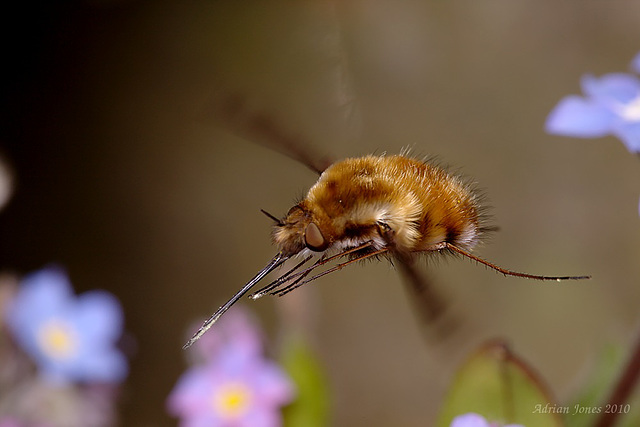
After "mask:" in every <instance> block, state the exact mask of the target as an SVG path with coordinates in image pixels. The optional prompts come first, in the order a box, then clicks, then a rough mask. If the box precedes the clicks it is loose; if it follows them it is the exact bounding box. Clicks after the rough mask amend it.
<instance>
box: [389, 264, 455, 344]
mask: <svg viewBox="0 0 640 427" xmlns="http://www.w3.org/2000/svg"><path fill="white" fill-rule="evenodd" d="M394 264H395V265H396V267H397V268H398V270H399V271H400V273H401V274H402V278H403V279H404V282H405V283H406V285H407V288H408V292H409V294H410V299H411V301H413V304H414V306H415V309H416V310H417V311H418V313H419V315H420V318H421V320H422V323H423V324H424V325H425V326H426V327H428V328H429V332H431V331H433V333H434V334H435V337H436V338H437V339H445V338H447V337H448V336H449V335H451V334H452V333H453V332H454V331H455V329H457V319H455V318H452V317H451V316H450V313H449V312H448V310H447V306H448V304H447V302H446V298H445V297H444V296H443V295H442V294H441V293H440V292H438V291H437V289H436V288H435V287H434V286H433V284H432V283H431V280H430V279H429V277H428V276H427V275H426V274H425V272H424V270H423V269H421V268H419V267H418V266H417V265H416V263H415V260H414V259H413V258H408V257H399V256H396V257H395V258H394Z"/></svg>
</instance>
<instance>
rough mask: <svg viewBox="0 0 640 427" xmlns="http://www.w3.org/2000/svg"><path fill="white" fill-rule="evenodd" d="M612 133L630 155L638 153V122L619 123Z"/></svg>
mask: <svg viewBox="0 0 640 427" xmlns="http://www.w3.org/2000/svg"><path fill="white" fill-rule="evenodd" d="M613 133H614V134H615V135H616V136H617V137H618V138H620V140H621V141H622V142H623V143H624V145H625V146H626V147H627V150H629V151H630V152H632V153H640V122H621V123H619V124H618V125H617V126H616V127H615V128H614V131H613Z"/></svg>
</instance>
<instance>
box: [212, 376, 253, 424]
mask: <svg viewBox="0 0 640 427" xmlns="http://www.w3.org/2000/svg"><path fill="white" fill-rule="evenodd" d="M250 404H251V390H250V389H249V388H248V387H247V386H246V385H245V384H242V383H228V384H223V385H222V386H221V387H220V388H219V389H218V391H217V393H216V394H215V395H214V396H213V406H214V409H215V411H216V413H218V414H219V415H220V416H222V417H223V418H237V417H238V416H240V415H242V414H244V413H245V412H246V410H247V408H248V407H249V405H250Z"/></svg>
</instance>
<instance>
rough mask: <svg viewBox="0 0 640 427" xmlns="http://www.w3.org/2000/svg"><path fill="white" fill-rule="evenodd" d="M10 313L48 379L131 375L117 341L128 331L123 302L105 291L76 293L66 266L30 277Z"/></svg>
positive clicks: (26, 348) (10, 319)
mask: <svg viewBox="0 0 640 427" xmlns="http://www.w3.org/2000/svg"><path fill="white" fill-rule="evenodd" d="M5 317H6V321H7V324H8V326H9V330H10V331H11V333H12V335H13V337H14V338H15V340H16V341H17V343H18V344H19V345H20V347H21V348H22V349H23V350H24V351H25V352H26V353H28V354H29V355H30V356H31V358H32V359H33V360H34V362H35V363H36V365H37V366H38V369H39V371H40V372H41V373H42V374H43V375H44V376H45V377H46V378H47V379H50V380H53V381H56V382H60V383H68V382H103V383H115V382H119V381H121V380H122V379H124V378H125V376H126V375H127V370H128V367H127V361H126V359H125V357H124V355H123V354H122V353H121V352H120V351H119V350H118V349H116V348H115V346H114V343H115V342H116V340H118V339H119V337H120V335H121V334H122V322H123V315H122V310H121V308H120V304H119V303H118V301H117V300H116V298H115V297H114V296H113V295H111V294H110V293H108V292H105V291H91V292H86V293H84V294H83V295H80V296H75V295H74V293H73V290H72V287H71V284H70V283H69V279H68V278H67V276H66V274H65V273H64V271H62V270H61V269H58V268H45V269H43V270H40V271H38V272H36V273H33V274H31V275H29V276H26V277H25V278H24V279H23V280H22V282H21V283H20V287H19V289H18V292H17V293H16V295H15V297H14V299H13V300H12V301H11V302H10V303H9V306H8V308H7V311H6V316H5Z"/></svg>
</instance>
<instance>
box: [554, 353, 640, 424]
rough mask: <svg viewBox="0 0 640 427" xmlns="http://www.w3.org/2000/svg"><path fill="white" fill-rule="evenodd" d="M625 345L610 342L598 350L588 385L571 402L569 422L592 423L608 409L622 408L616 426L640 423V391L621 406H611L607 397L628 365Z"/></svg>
mask: <svg viewBox="0 0 640 427" xmlns="http://www.w3.org/2000/svg"><path fill="white" fill-rule="evenodd" d="M624 356H625V354H624V349H623V348H622V347H621V346H619V345H613V344H611V345H607V346H606V347H604V348H603V349H602V350H601V351H600V352H599V354H598V357H597V359H596V361H595V364H594V367H593V368H592V369H591V371H590V373H589V376H588V378H587V379H586V381H585V385H584V386H583V387H582V389H581V391H580V392H579V393H578V395H577V396H576V398H575V399H574V400H573V401H572V403H571V405H570V406H571V412H570V413H569V414H567V415H565V420H566V422H567V426H569V427H588V426H592V425H594V423H595V421H596V420H597V419H598V417H599V416H600V415H601V413H602V412H604V411H619V412H620V413H621V414H623V415H620V416H619V417H618V421H617V424H616V426H619V427H635V426H639V425H640V412H638V411H634V410H633V408H637V407H638V406H639V405H640V395H638V394H637V393H636V394H635V395H634V396H632V398H631V400H630V401H629V402H627V404H623V405H621V407H607V405H606V399H607V398H608V396H609V393H611V390H612V388H613V387H614V385H615V381H616V380H617V379H618V376H619V375H620V372H621V370H622V369H623V368H624Z"/></svg>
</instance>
